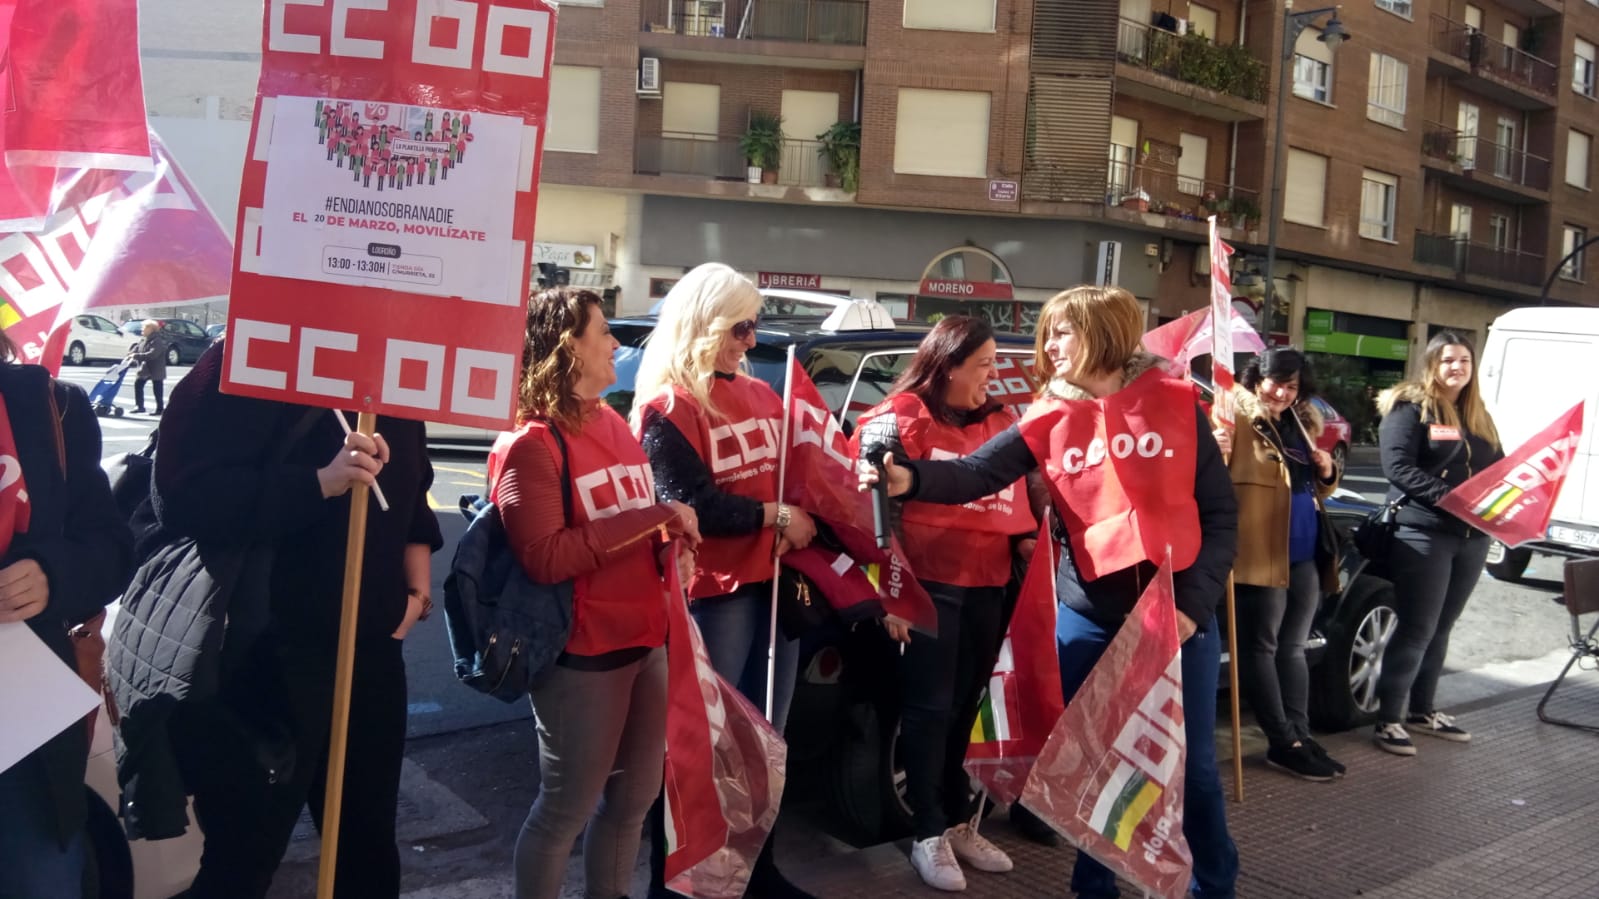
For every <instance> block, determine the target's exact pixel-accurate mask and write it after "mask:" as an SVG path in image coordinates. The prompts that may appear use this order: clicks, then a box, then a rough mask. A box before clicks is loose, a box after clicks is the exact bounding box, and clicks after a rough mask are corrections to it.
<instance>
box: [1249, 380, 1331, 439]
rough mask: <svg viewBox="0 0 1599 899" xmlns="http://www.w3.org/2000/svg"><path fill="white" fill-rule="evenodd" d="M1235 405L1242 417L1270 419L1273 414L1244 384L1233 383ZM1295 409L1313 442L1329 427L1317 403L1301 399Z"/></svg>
mask: <svg viewBox="0 0 1599 899" xmlns="http://www.w3.org/2000/svg"><path fill="white" fill-rule="evenodd" d="M1233 406H1234V407H1235V408H1237V410H1238V415H1239V417H1240V418H1249V419H1257V420H1258V419H1269V418H1271V415H1270V414H1269V413H1268V412H1267V411H1266V404H1265V403H1262V402H1261V401H1260V397H1259V396H1257V395H1256V394H1255V392H1254V391H1253V390H1250V389H1248V388H1246V387H1244V386H1243V385H1242V384H1235V385H1233ZM1293 411H1294V412H1296V413H1298V414H1299V420H1300V422H1301V423H1303V424H1304V426H1305V431H1306V432H1307V433H1309V434H1310V439H1311V442H1315V440H1316V438H1318V437H1320V436H1321V432H1322V431H1324V430H1326V429H1327V423H1326V422H1325V421H1323V420H1322V417H1321V413H1320V412H1318V411H1316V404H1315V403H1312V402H1309V401H1307V400H1301V401H1300V402H1297V403H1295V404H1294V408H1293Z"/></svg>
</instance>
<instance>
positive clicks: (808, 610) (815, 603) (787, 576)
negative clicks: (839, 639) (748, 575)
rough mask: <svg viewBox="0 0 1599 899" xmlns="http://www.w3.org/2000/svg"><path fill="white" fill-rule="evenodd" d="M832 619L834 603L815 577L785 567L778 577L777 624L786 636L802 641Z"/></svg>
mask: <svg viewBox="0 0 1599 899" xmlns="http://www.w3.org/2000/svg"><path fill="white" fill-rule="evenodd" d="M832 618H833V609H832V606H830V605H828V603H827V597H825V596H823V595H822V591H821V590H819V589H817V588H816V585H815V584H813V583H811V579H810V578H808V577H806V576H805V575H803V574H801V573H799V572H798V571H795V570H794V569H792V568H789V567H788V566H786V565H785V566H783V568H782V572H781V574H779V575H778V578H777V626H778V627H780V628H782V629H783V636H785V637H787V638H789V639H790V640H798V639H799V638H801V637H803V636H805V635H806V634H808V633H810V632H811V631H813V630H816V629H817V628H819V627H822V626H823V625H825V624H827V623H828V622H829V621H831V620H832Z"/></svg>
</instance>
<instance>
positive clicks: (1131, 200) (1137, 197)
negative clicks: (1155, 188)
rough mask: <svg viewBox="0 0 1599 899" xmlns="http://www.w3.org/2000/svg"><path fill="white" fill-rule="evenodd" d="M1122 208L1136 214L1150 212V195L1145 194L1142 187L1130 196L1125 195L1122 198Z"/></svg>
mask: <svg viewBox="0 0 1599 899" xmlns="http://www.w3.org/2000/svg"><path fill="white" fill-rule="evenodd" d="M1122 208H1123V209H1131V210H1132V211H1134V212H1148V211H1149V194H1147V193H1145V192H1144V189H1143V188H1141V187H1140V188H1138V189H1137V190H1135V191H1133V192H1132V193H1130V194H1124V195H1123V196H1122Z"/></svg>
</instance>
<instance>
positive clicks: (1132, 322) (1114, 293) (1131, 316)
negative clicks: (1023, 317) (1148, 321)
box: [1033, 284, 1144, 389]
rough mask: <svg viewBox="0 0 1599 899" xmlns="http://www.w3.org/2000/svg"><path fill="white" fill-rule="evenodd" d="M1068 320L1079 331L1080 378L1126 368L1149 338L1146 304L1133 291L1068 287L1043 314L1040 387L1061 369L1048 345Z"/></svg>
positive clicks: (1038, 345) (1075, 364)
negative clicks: (1056, 330) (1142, 305)
mask: <svg viewBox="0 0 1599 899" xmlns="http://www.w3.org/2000/svg"><path fill="white" fill-rule="evenodd" d="M1062 323H1065V324H1068V325H1071V328H1072V332H1073V333H1074V334H1076V335H1077V346H1078V350H1077V358H1076V359H1073V360H1072V373H1073V374H1074V375H1075V376H1078V377H1082V376H1092V375H1105V374H1110V373H1111V372H1117V371H1121V370H1122V368H1123V367H1124V366H1126V365H1127V360H1129V359H1131V358H1132V357H1133V354H1134V353H1136V352H1138V348H1139V346H1140V344H1141V343H1142V341H1143V339H1144V310H1143V307H1141V306H1139V305H1138V298H1137V297H1134V296H1133V295H1132V294H1131V293H1130V292H1128V291H1127V290H1124V289H1123V288H1120V287H1096V286H1094V285H1091V284H1084V285H1082V286H1080V287H1073V288H1071V289H1070V290H1063V291H1061V292H1060V293H1057V294H1055V295H1054V296H1052V297H1050V298H1049V302H1047V303H1045V304H1044V308H1043V309H1042V310H1040V311H1039V313H1038V329H1037V331H1036V334H1037V338H1036V341H1035V346H1034V349H1033V374H1034V376H1035V381H1036V383H1037V384H1038V385H1039V389H1043V387H1044V385H1046V384H1048V383H1049V382H1050V380H1051V379H1053V378H1054V377H1055V376H1056V374H1057V372H1056V371H1055V363H1054V361H1053V360H1051V359H1050V358H1049V354H1048V353H1047V352H1045V350H1044V348H1045V345H1046V344H1048V343H1049V341H1050V338H1052V337H1054V336H1055V329H1056V328H1058V327H1060V326H1061V324H1062Z"/></svg>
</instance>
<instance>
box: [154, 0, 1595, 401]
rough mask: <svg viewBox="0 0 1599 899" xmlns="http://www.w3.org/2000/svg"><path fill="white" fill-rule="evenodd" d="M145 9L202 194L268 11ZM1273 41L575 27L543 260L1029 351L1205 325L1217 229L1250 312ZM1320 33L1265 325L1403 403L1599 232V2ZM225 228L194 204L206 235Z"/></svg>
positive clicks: (692, 20)
mask: <svg viewBox="0 0 1599 899" xmlns="http://www.w3.org/2000/svg"><path fill="white" fill-rule="evenodd" d="M141 12H142V13H143V15H144V21H143V23H142V24H141V32H142V39H143V45H144V48H145V50H144V52H145V67H146V81H147V93H148V94H149V95H150V108H151V112H152V116H155V117H156V118H154V121H155V124H156V127H157V128H158V130H161V131H162V132H163V134H168V133H169V132H170V134H169V141H171V142H172V143H174V145H175V149H176V151H177V153H178V155H179V158H180V159H181V160H182V161H183V162H184V163H185V164H186V165H187V166H188V167H189V168H190V169H191V170H193V169H196V168H199V169H200V171H199V172H198V174H197V178H198V180H200V181H201V183H202V190H203V191H204V190H206V184H207V183H209V182H212V181H216V182H219V183H223V184H225V182H226V180H227V177H228V172H229V171H230V169H231V170H232V171H234V172H236V171H237V164H236V162H235V161H234V160H236V158H237V157H233V156H231V154H233V153H235V152H237V153H239V154H242V145H243V141H242V137H239V136H238V135H240V134H241V129H247V127H248V123H247V119H248V115H249V109H250V101H251V99H252V97H251V94H252V92H253V85H254V69H253V67H254V66H258V65H259V53H258V42H259V27H260V19H259V16H260V12H259V6H258V5H256V4H254V3H248V2H243V0H229V2H226V3H209V4H208V3H202V2H199V0H172V2H169V3H163V4H153V3H152V4H146V5H145V6H144V8H143V9H142V10H141ZM1284 15H1285V10H1284V9H1283V7H1282V5H1281V4H1279V3H1277V2H1273V0H572V2H566V3H563V4H562V5H561V8H560V14H559V24H558V29H557V41H556V49H555V69H554V71H553V72H552V80H553V88H552V100H551V109H550V122H549V128H548V132H547V136H546V143H545V156H544V168H543V177H544V184H543V187H542V191H541V199H540V204H539V221H538V242H539V247H538V252H539V254H540V258H541V259H546V260H548V261H554V262H558V263H561V264H564V265H566V266H567V267H569V268H571V269H572V271H573V280H574V283H583V284H588V285H591V286H596V287H602V288H608V289H610V290H612V291H613V295H614V296H615V297H616V300H615V302H616V307H617V308H618V310H619V311H622V312H638V311H643V310H645V309H647V308H649V306H650V305H651V304H653V303H654V302H655V299H656V298H658V297H659V296H661V295H664V292H665V290H666V289H668V288H669V287H670V285H671V283H673V281H674V280H675V278H676V277H677V276H680V275H681V274H682V273H683V272H684V271H685V270H686V269H687V268H689V267H692V266H693V265H695V264H698V263H699V262H702V261H705V260H719V261H724V262H727V263H729V264H731V265H733V266H735V267H736V268H738V269H740V270H741V271H744V272H746V273H748V274H749V275H750V276H751V277H753V278H757V279H760V280H763V281H766V282H768V283H774V284H790V285H795V284H797V285H805V286H811V287H817V288H820V289H825V290H835V291H840V292H848V293H852V294H854V295H858V296H873V297H877V298H879V299H881V300H883V301H884V302H886V303H888V304H889V305H890V306H891V308H893V309H895V310H896V311H897V312H899V313H900V314H905V315H912V316H915V317H928V316H930V315H933V314H937V313H940V312H949V311H957V310H959V311H975V312H979V313H981V314H984V315H986V316H988V317H989V318H991V319H993V320H994V321H996V322H997V323H999V324H1001V325H1005V326H1009V327H1018V328H1025V327H1028V326H1029V325H1030V322H1031V320H1032V316H1033V315H1035V314H1036V310H1037V307H1038V304H1039V303H1041V302H1042V301H1043V300H1044V299H1046V298H1047V297H1048V296H1050V295H1052V294H1053V293H1054V292H1055V291H1057V290H1059V289H1060V288H1062V287H1065V286H1070V285H1073V284H1078V283H1083V282H1093V281H1096V280H1105V279H1110V280H1115V281H1117V282H1118V283H1121V284H1123V285H1124V286H1127V287H1128V288H1129V289H1131V290H1132V291H1133V292H1134V293H1135V294H1137V295H1138V296H1139V297H1140V298H1141V299H1143V300H1145V301H1146V302H1147V303H1148V306H1149V311H1150V323H1151V324H1152V325H1153V324H1155V323H1157V322H1159V321H1162V320H1166V319H1169V318H1171V317H1174V316H1176V315H1179V314H1181V313H1182V312H1185V311H1188V310H1191V309H1194V308H1198V307H1199V306H1201V305H1203V304H1204V303H1205V302H1206V297H1207V295H1208V290H1209V275H1208V256H1207V254H1206V253H1205V251H1204V241H1205V233H1206V232H1205V223H1204V221H1203V219H1204V217H1205V216H1207V215H1209V214H1211V213H1213V212H1214V213H1217V214H1218V215H1219V217H1220V219H1221V221H1222V223H1223V224H1224V226H1225V230H1224V235H1225V236H1226V237H1227V239H1228V240H1229V241H1231V242H1232V243H1233V244H1234V245H1235V246H1237V247H1238V248H1239V251H1240V252H1239V254H1238V256H1237V257H1235V260H1234V261H1235V270H1234V280H1235V283H1236V284H1238V285H1239V288H1238V292H1239V293H1240V294H1241V296H1240V298H1239V299H1240V302H1239V305H1240V307H1241V308H1244V309H1246V310H1249V311H1251V313H1252V314H1253V310H1254V309H1257V308H1258V306H1259V301H1260V298H1261V296H1262V295H1263V293H1264V276H1265V275H1266V274H1267V273H1266V272H1265V271H1264V268H1265V264H1264V256H1265V245H1266V241H1267V228H1266V225H1265V219H1266V217H1267V215H1268V214H1269V210H1270V207H1271V202H1270V201H1271V191H1270V184H1269V181H1270V171H1271V160H1272V151H1273V149H1274V147H1273V140H1274V135H1275V125H1276V122H1275V119H1274V113H1275V105H1274V101H1275V90H1276V84H1277V78H1278V75H1279V73H1280V71H1281V69H1280V67H1281V66H1282V65H1284V63H1283V62H1282V60H1281V53H1280V42H1281V40H1282V34H1283V17H1284ZM1340 16H1341V20H1342V23H1343V25H1344V27H1345V29H1346V30H1347V31H1348V33H1349V34H1350V35H1351V38H1352V39H1351V40H1350V41H1348V42H1346V43H1345V44H1344V45H1343V46H1341V47H1338V48H1337V49H1332V48H1330V47H1329V46H1328V45H1327V44H1326V43H1324V42H1321V41H1319V40H1317V37H1318V36H1319V32H1318V31H1317V30H1316V28H1310V29H1307V30H1306V31H1305V33H1304V34H1303V35H1301V37H1300V39H1299V41H1298V42H1297V43H1296V45H1295V47H1294V52H1293V53H1292V54H1291V58H1290V60H1289V61H1288V62H1287V63H1286V65H1287V66H1288V67H1289V71H1288V73H1287V74H1288V76H1289V77H1288V82H1289V85H1290V87H1289V91H1290V93H1289V95H1288V96H1287V97H1286V115H1285V117H1284V121H1283V123H1282V124H1283V129H1282V132H1283V135H1284V143H1285V146H1284V148H1283V150H1284V152H1283V162H1284V164H1283V168H1284V170H1285V171H1284V176H1283V179H1282V180H1283V184H1284V191H1283V194H1284V195H1283V201H1282V206H1283V215H1282V220H1281V221H1282V226H1281V229H1280V235H1279V241H1278V244H1279V246H1278V260H1277V266H1276V270H1275V272H1272V273H1270V274H1271V275H1272V277H1273V279H1274V280H1273V283H1274V285H1275V287H1276V294H1277V296H1278V303H1277V305H1276V308H1274V309H1273V310H1272V311H1271V314H1270V316H1269V319H1270V323H1271V325H1272V330H1273V331H1274V332H1276V334H1275V338H1276V339H1278V340H1294V341H1296V342H1303V343H1306V344H1307V345H1309V346H1311V347H1313V348H1317V349H1320V350H1322V351H1326V352H1332V353H1335V354H1345V355H1349V356H1351V357H1354V358H1358V359H1359V360H1360V361H1361V364H1363V365H1366V366H1368V367H1370V368H1372V369H1373V370H1374V371H1376V372H1378V373H1379V374H1382V375H1383V376H1384V377H1393V376H1396V375H1397V372H1399V371H1400V370H1402V369H1403V367H1404V366H1405V364H1406V363H1407V361H1408V362H1411V363H1413V362H1414V360H1415V358H1416V356H1417V355H1418V350H1419V346H1420V345H1421V344H1424V343H1425V341H1426V339H1427V337H1428V335H1429V334H1430V333H1432V332H1433V331H1435V330H1436V329H1438V328H1440V327H1450V328H1455V329H1460V330H1465V331H1468V332H1471V333H1473V334H1474V335H1476V336H1478V337H1479V338H1480V337H1481V336H1483V335H1484V333H1485V329H1486V325H1487V323H1488V322H1489V321H1491V320H1492V319H1493V318H1494V317H1495V316H1496V315H1498V314H1499V313H1501V312H1503V311H1504V310H1505V309H1508V308H1510V307H1511V306H1512V305H1517V304H1526V303H1532V302H1536V301H1537V299H1538V297H1539V294H1540V290H1541V286H1542V283H1543V280H1544V276H1545V274H1546V273H1547V272H1548V271H1549V270H1550V269H1551V267H1553V266H1554V264H1555V263H1556V262H1557V261H1558V260H1559V259H1560V257H1561V256H1562V255H1563V253H1564V249H1567V248H1571V247H1574V246H1576V245H1577V244H1580V243H1581V242H1582V241H1583V240H1585V239H1586V238H1587V237H1588V236H1589V235H1593V234H1599V210H1596V207H1595V206H1594V204H1593V203H1592V202H1591V200H1592V190H1593V187H1594V184H1593V180H1594V177H1595V176H1594V163H1595V160H1594V158H1593V156H1594V153H1595V149H1594V147H1593V140H1594V137H1595V135H1599V105H1596V104H1599V100H1596V99H1595V96H1596V93H1599V88H1596V84H1595V82H1596V80H1599V75H1596V70H1595V49H1594V48H1595V45H1599V5H1596V4H1595V3H1594V2H1590V0H1473V2H1471V3H1467V2H1465V0H1355V2H1352V3H1349V4H1346V5H1345V6H1343V7H1342V8H1341V10H1340ZM1325 21H1326V20H1325V17H1323V19H1322V20H1321V22H1320V23H1319V24H1323V25H1324V24H1325ZM762 114H766V115H779V116H781V117H782V126H781V129H782V142H781V147H780V149H779V150H778V151H777V152H776V154H775V155H774V158H773V159H772V160H771V161H769V162H768V164H767V165H766V167H765V168H766V169H768V171H766V172H765V178H764V181H763V179H761V178H756V179H755V180H754V181H753V182H752V181H751V180H750V172H749V171H748V169H749V165H748V163H749V161H750V160H749V159H748V157H747V154H746V153H745V152H744V148H743V147H742V146H741V138H743V137H744V136H745V135H746V133H747V132H748V131H749V130H750V125H751V123H752V121H755V120H757V119H759V118H760V117H761V115H762ZM839 123H845V124H851V123H853V124H858V126H859V153H858V176H857V175H855V174H854V173H853V172H852V173H850V177H847V178H846V177H844V173H842V172H838V171H834V166H833V164H832V163H831V162H830V161H829V159H828V158H826V155H825V154H824V153H823V152H822V151H823V150H824V149H825V147H824V145H823V144H822V143H821V142H820V140H819V137H820V136H821V135H823V134H825V133H827V132H829V129H832V128H834V126H835V125H838V124H839ZM171 135H177V137H175V138H174V137H172V136H171ZM235 146H237V150H235V149H234V147H235ZM219 147H220V148H221V149H220V150H219V149H218V148H219ZM230 163H231V164H230ZM771 169H775V170H776V171H775V173H773V172H772V171H770V170H771ZM213 170H214V177H213ZM233 177H234V178H236V174H235V175H233ZM217 192H218V193H220V194H221V195H224V196H225V195H226V194H227V190H226V189H225V187H223V188H219V189H218V190H217ZM208 196H209V193H208ZM231 202H232V201H231V199H229V200H226V201H225V202H221V203H217V202H215V201H214V205H216V206H219V207H221V208H219V210H218V211H219V213H222V214H223V218H224V221H231V216H230V215H227V214H226V209H228V208H229V207H231ZM1596 277H1599V272H1596V271H1595V270H1594V269H1593V266H1592V265H1590V264H1589V261H1588V260H1587V259H1581V258H1580V259H1578V260H1577V261H1576V262H1575V263H1574V264H1572V265H1570V266H1567V268H1566V270H1564V271H1563V272H1562V273H1561V275H1560V276H1558V277H1556V279H1555V281H1554V284H1553V287H1552V288H1551V290H1550V296H1551V297H1552V298H1553V299H1555V300H1559V301H1563V302H1591V301H1592V297H1593V294H1594V291H1593V287H1592V279H1594V278H1596ZM1251 282H1254V283H1253V285H1251Z"/></svg>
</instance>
